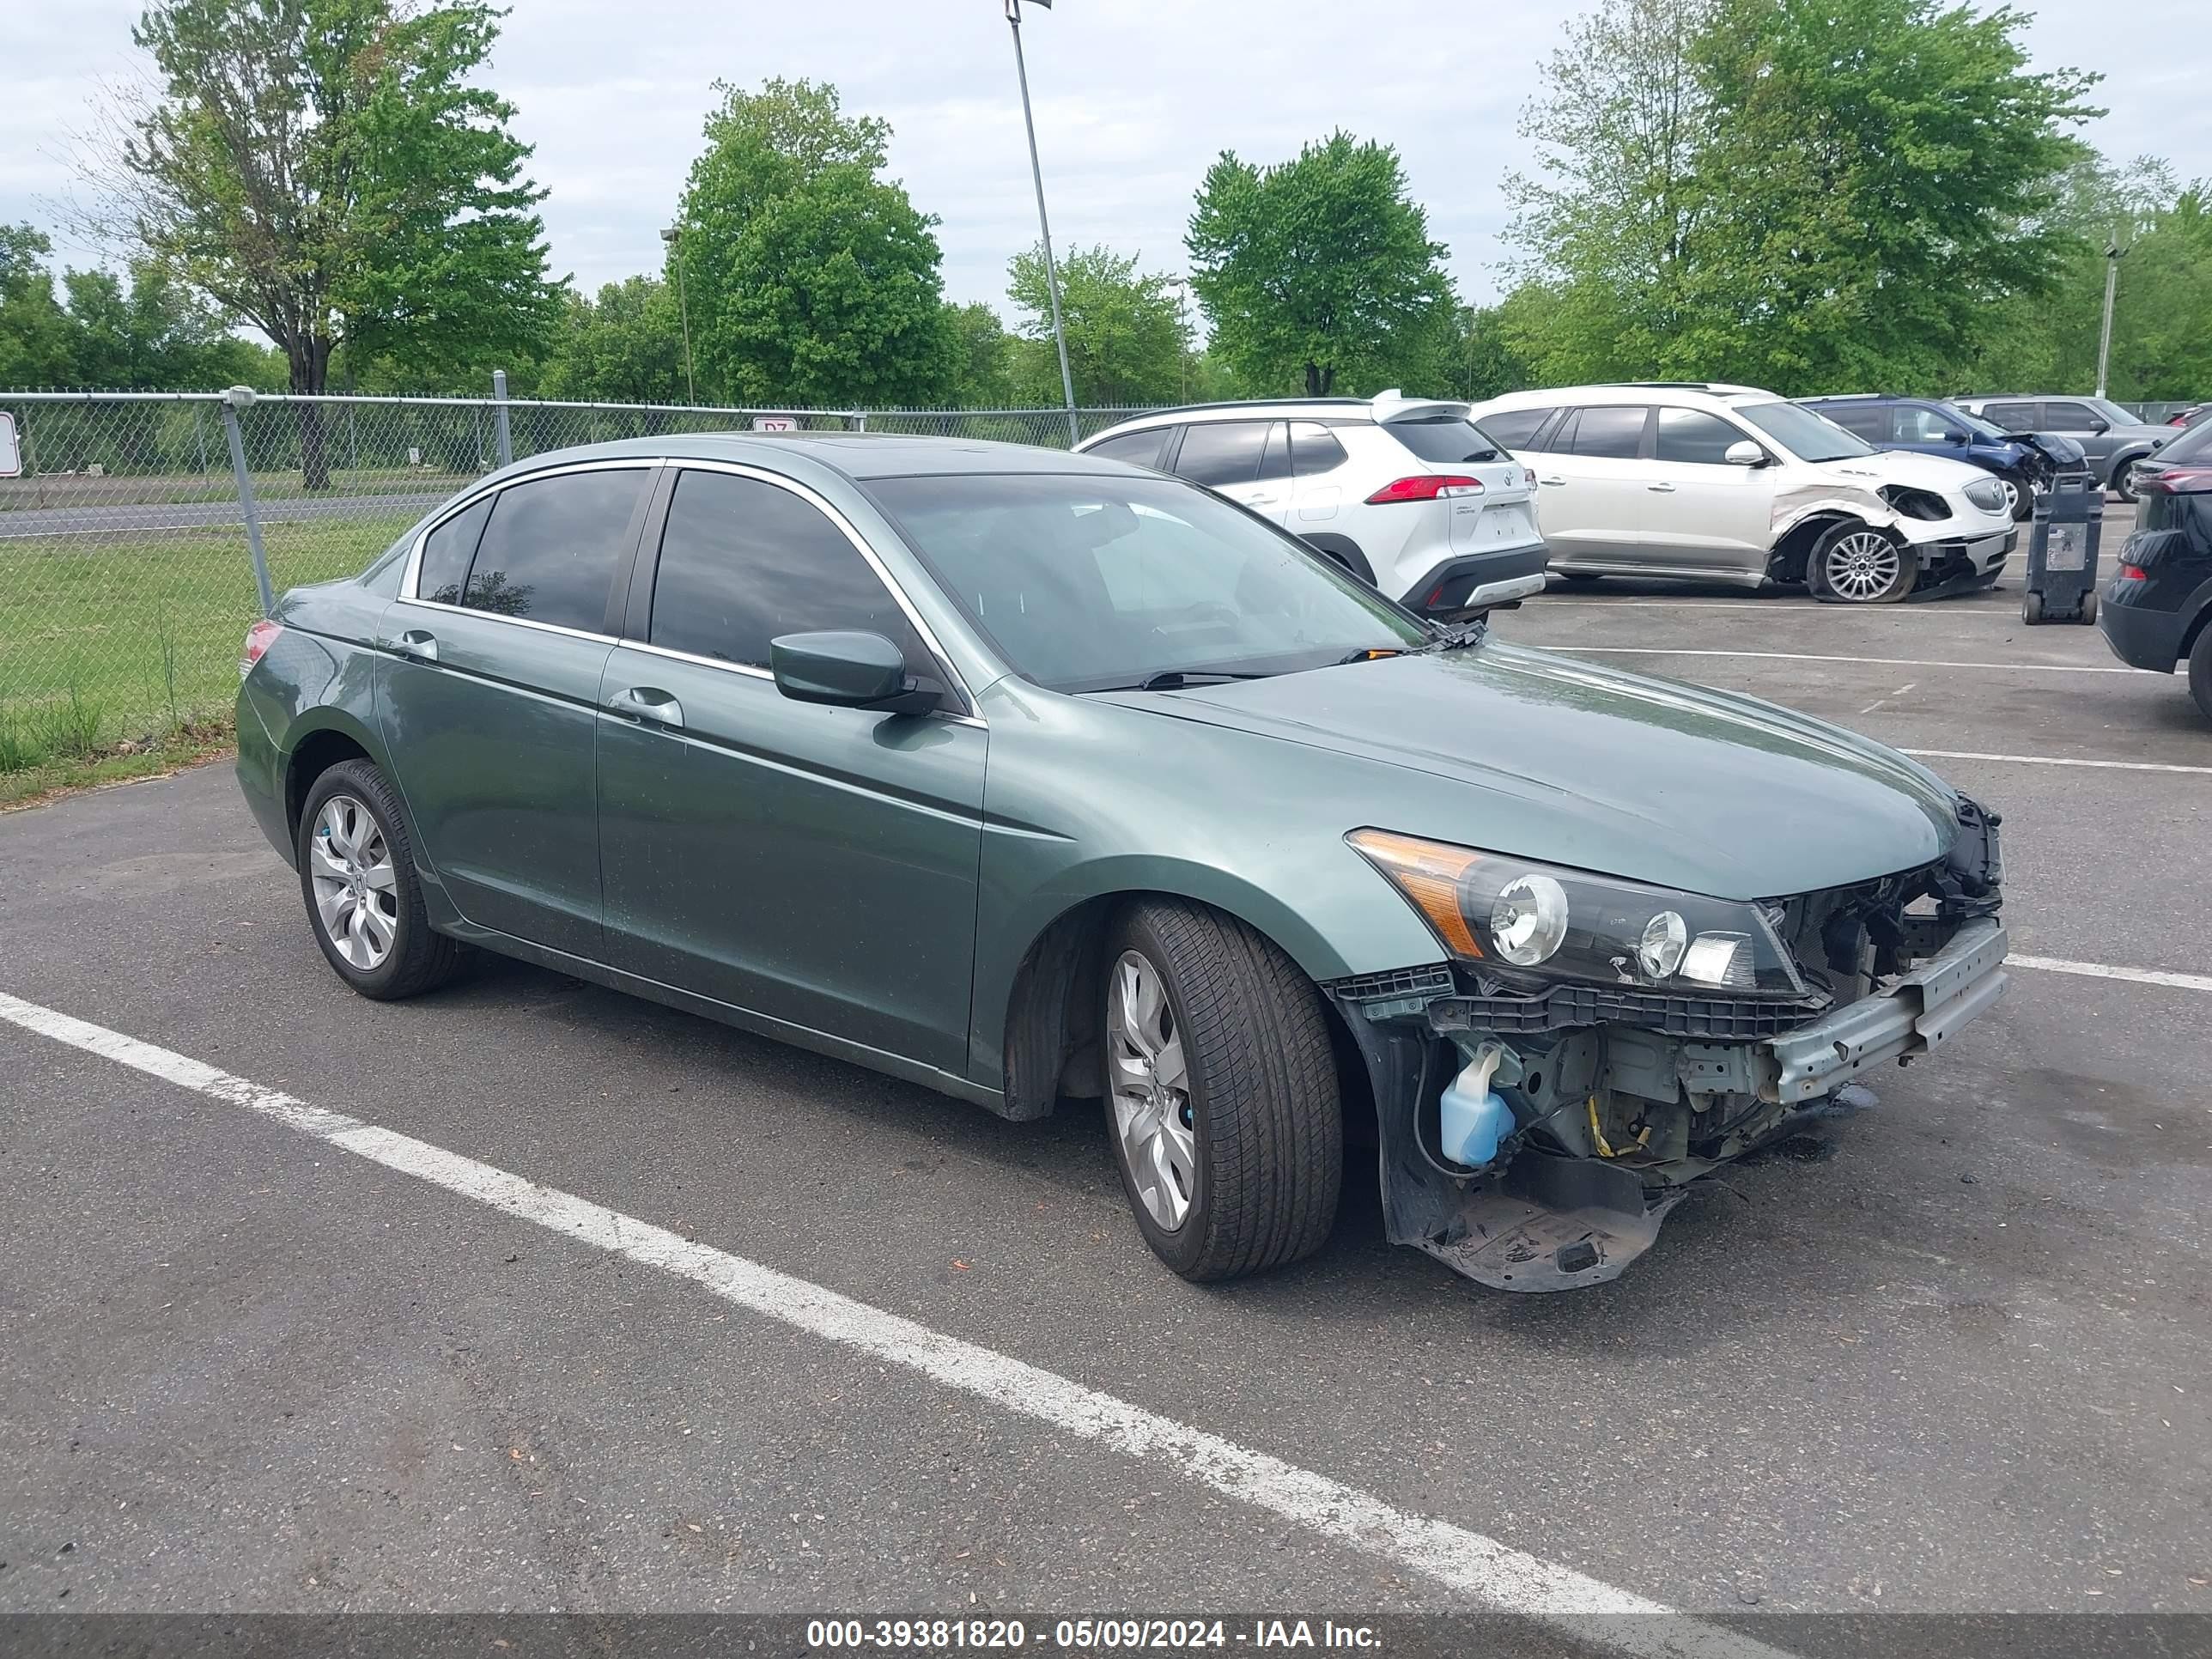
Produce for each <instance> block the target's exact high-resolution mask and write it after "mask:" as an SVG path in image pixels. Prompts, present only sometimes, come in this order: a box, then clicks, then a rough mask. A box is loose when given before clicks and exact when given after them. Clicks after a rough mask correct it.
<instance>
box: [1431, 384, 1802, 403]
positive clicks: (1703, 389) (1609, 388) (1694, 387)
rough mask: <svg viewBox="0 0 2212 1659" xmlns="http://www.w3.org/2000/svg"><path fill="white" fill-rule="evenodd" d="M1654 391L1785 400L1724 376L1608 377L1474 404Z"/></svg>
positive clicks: (1641, 397)
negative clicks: (1687, 377)
mask: <svg viewBox="0 0 2212 1659" xmlns="http://www.w3.org/2000/svg"><path fill="white" fill-rule="evenodd" d="M1653 392H1686V393H1688V394H1689V395H1690V396H1692V397H1707V398H1713V399H1715V400H1716V401H1717V402H1720V403H1723V404H1740V403H1770V402H1771V403H1784V402H1786V401H1788V400H1787V399H1785V398H1783V397H1782V395H1781V394H1780V393H1779V392H1769V391H1766V390H1765V388H1764V387H1761V386H1731V385H1729V383H1728V382H1726V381H1723V380H1606V381H1600V382H1597V383H1595V384H1593V385H1590V386H1539V387H1532V388H1530V389H1529V390H1528V391H1526V392H1504V393H1502V394H1500V395H1499V396H1498V397H1495V398H1490V399H1489V400H1488V401H1486V402H1485V403H1481V404H1476V405H1475V407H1476V409H1477V410H1478V411H1480V410H1496V409H1508V408H1510V409H1554V408H1557V407H1559V405H1560V404H1566V403H1583V404H1634V403H1644V402H1648V401H1650V396H1651V394H1652V393H1653Z"/></svg>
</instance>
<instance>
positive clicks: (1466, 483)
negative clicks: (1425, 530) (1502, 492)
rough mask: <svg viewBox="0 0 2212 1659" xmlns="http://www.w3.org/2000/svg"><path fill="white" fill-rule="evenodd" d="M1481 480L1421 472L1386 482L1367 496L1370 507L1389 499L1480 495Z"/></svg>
mask: <svg viewBox="0 0 2212 1659" xmlns="http://www.w3.org/2000/svg"><path fill="white" fill-rule="evenodd" d="M1480 494H1482V480H1481V479H1480V478H1467V477H1461V476H1460V475H1459V474H1458V473H1456V472H1423V473H1419V474H1417V475H1416V476H1415V477H1411V478H1400V479H1399V480H1397V482H1395V483H1386V484H1384V485H1383V488H1382V489H1378V490H1376V492H1375V493H1374V494H1373V495H1370V496H1369V497H1368V498H1367V505H1368V506H1370V507H1382V506H1384V505H1386V504H1387V503H1389V502H1391V501H1436V500H1438V499H1439V498H1441V497H1443V496H1448V495H1480Z"/></svg>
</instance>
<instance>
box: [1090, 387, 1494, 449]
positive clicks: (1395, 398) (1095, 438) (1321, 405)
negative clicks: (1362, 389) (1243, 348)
mask: <svg viewBox="0 0 2212 1659" xmlns="http://www.w3.org/2000/svg"><path fill="white" fill-rule="evenodd" d="M1473 406H1474V405H1472V404H1469V403H1468V401H1467V399H1466V398H1409V397H1407V395H1406V394H1405V392H1401V390H1399V389H1398V388H1397V387H1396V386H1392V387H1391V388H1390V389H1389V391H1387V392H1376V394H1375V395H1374V396H1373V397H1372V398H1246V399H1243V400H1241V401H1233V402H1226V401H1225V402H1221V403H1211V404H1175V405H1173V406H1172V407H1170V408H1165V409H1140V410H1137V411H1135V412H1134V413H1133V414H1132V415H1130V416H1127V418H1125V419H1123V420H1121V421H1117V422H1115V423H1114V424H1113V425H1112V426H1109V427H1103V428H1100V429H1099V430H1098V431H1097V432H1094V433H1092V434H1091V435H1090V436H1089V437H1087V438H1085V440H1084V442H1085V444H1096V443H1097V442H1099V441H1102V440H1103V439H1107V438H1115V437H1119V436H1121V435H1122V434H1123V433H1126V432H1142V431H1146V430H1148V429H1149V428H1152V427H1153V426H1156V425H1159V424H1162V423H1164V422H1166V423H1188V422H1198V423H1200V424H1203V423H1205V422H1209V421H1217V420H1219V421H1234V420H1270V421H1272V420H1293V419H1296V418H1297V416H1301V415H1306V416H1312V417H1314V418H1315V419H1316V420H1326V421H1328V422H1332V423H1333V424H1334V425H1338V426H1344V425H1361V424H1365V423H1367V422H1373V423H1375V424H1376V425H1386V426H1387V425H1388V424H1389V423H1390V422H1393V421H1395V420H1398V419H1401V418H1402V417H1405V416H1411V415H1414V414H1426V413H1432V412H1434V411H1437V410H1450V411H1453V412H1455V413H1457V414H1461V415H1464V414H1466V413H1467V412H1468V410H1470V409H1471V408H1473ZM1346 416H1364V417H1365V420H1364V421H1361V420H1357V419H1355V420H1352V421H1347V420H1346Z"/></svg>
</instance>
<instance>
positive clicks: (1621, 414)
mask: <svg viewBox="0 0 2212 1659" xmlns="http://www.w3.org/2000/svg"><path fill="white" fill-rule="evenodd" d="M1643 447H1644V409H1643V407H1642V406H1641V405H1640V404H1631V405H1629V406H1627V407H1626V408H1623V407H1620V406H1619V405H1616V404H1604V405H1600V406H1595V407H1592V408H1589V409H1585V410H1583V411H1582V419H1581V420H1579V421H1577V422H1576V423H1575V436H1574V453H1576V454H1577V455H1601V456H1604V457H1607V459H1613V460H1622V461H1632V460H1634V459H1636V457H1637V453H1638V451H1640V450H1641V449H1642V448H1643Z"/></svg>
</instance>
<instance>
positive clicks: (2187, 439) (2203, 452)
mask: <svg viewBox="0 0 2212 1659" xmlns="http://www.w3.org/2000/svg"><path fill="white" fill-rule="evenodd" d="M2157 459H2158V460H2160V461H2203V460H2212V420H2203V421H2199V422H2197V424H2196V425H2194V426H2192V427H2186V428H2183V431H2182V434H2181V435H2180V436H2179V438H2175V439H2173V440H2172V441H2169V442H2168V443H2167V444H2166V447H2165V448H2163V449H2161V450H2160V451H2159V452H2158V455H2157Z"/></svg>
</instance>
